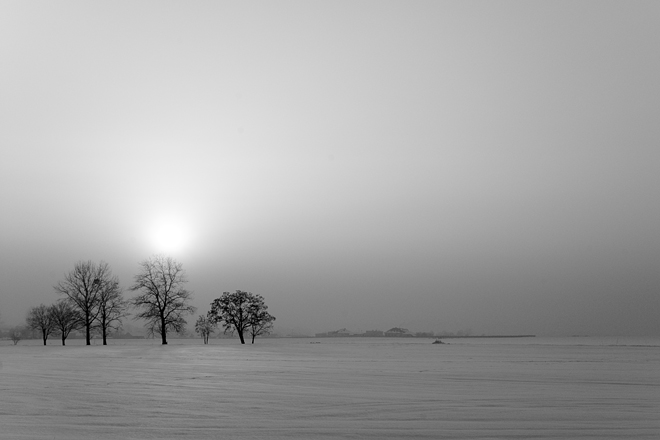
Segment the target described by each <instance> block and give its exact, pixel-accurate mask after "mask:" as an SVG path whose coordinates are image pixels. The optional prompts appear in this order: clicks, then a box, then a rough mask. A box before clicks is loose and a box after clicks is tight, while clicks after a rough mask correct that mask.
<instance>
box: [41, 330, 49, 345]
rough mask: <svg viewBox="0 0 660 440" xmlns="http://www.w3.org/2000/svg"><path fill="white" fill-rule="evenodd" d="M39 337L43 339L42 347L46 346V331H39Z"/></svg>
mask: <svg viewBox="0 0 660 440" xmlns="http://www.w3.org/2000/svg"><path fill="white" fill-rule="evenodd" d="M41 336H42V338H43V340H44V345H46V339H48V335H47V334H46V331H45V330H42V331H41Z"/></svg>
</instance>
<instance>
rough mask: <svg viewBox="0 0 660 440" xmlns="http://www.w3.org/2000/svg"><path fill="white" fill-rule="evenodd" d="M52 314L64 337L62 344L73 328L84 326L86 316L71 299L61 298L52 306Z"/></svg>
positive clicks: (58, 330) (55, 326)
mask: <svg viewBox="0 0 660 440" xmlns="http://www.w3.org/2000/svg"><path fill="white" fill-rule="evenodd" d="M50 316H51V318H52V320H53V326H54V328H55V330H56V331H57V332H58V333H59V334H60V336H61V337H62V345H66V343H65V341H66V338H68V337H69V334H70V333H71V332H72V331H73V330H78V329H81V328H83V327H84V323H85V318H84V316H83V315H82V314H81V313H80V311H79V310H78V309H76V308H75V307H74V306H73V305H72V304H71V303H70V302H69V301H66V300H60V301H58V302H56V303H55V304H53V305H52V306H50Z"/></svg>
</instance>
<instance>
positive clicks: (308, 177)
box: [0, 0, 660, 335]
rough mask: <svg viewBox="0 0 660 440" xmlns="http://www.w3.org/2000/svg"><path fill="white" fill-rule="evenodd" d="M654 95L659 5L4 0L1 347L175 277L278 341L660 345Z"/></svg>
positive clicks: (202, 302)
mask: <svg viewBox="0 0 660 440" xmlns="http://www.w3.org/2000/svg"><path fill="white" fill-rule="evenodd" d="M659 78H660V2H657V1H648V2H641V1H640V2H637V1H619V2H607V1H601V0H598V1H590V2H580V1H546V2H528V1H519V2H510V1H452V2H449V1H446V2H443V1H382V0H378V1H326V2H319V1H317V2H310V1H262V2H259V1H257V2H254V1H235V2H221V1H195V2H192V1H190V2H188V1H187V2H182V1H180V2H169V1H132V0H131V1H112V2H88V1H67V2H39V1H30V2H25V1H3V2H1V3H0V202H1V208H0V225H1V229H0V246H1V248H0V315H1V319H2V322H3V323H4V324H6V325H7V324H9V325H13V324H19V323H22V322H24V318H25V313H26V312H27V309H28V308H29V307H30V306H34V305H38V304H39V303H41V302H44V303H47V304H50V303H52V302H54V301H55V300H57V298H58V296H57V294H56V293H55V292H54V290H53V288H52V286H53V285H54V284H56V283H57V281H59V280H61V279H62V278H63V275H64V273H65V272H68V271H69V270H71V269H72V268H73V266H74V264H75V263H76V262H77V261H78V260H88V259H91V260H93V261H97V262H98V261H101V260H103V261H106V262H107V263H109V264H110V266H111V267H112V269H113V272H114V274H115V275H118V276H119V278H120V281H121V282H122V284H123V285H124V287H128V286H129V285H130V283H131V281H132V277H133V276H134V275H135V273H136V271H137V270H138V262H139V261H140V260H142V259H145V258H147V257H148V256H150V255H151V254H154V253H156V252H164V253H167V254H169V255H172V256H173V257H175V258H176V259H178V260H179V261H181V262H182V263H183V265H184V267H185V268H186V270H187V273H188V277H189V279H190V282H189V288H190V289H191V290H193V291H194V292H195V305H196V306H197V307H199V313H202V314H205V313H206V311H207V310H208V309H209V303H210V302H211V301H212V300H213V299H214V298H216V297H218V296H220V294H221V293H222V292H223V291H229V290H231V291H233V290H236V289H241V290H248V291H251V292H254V293H259V294H261V295H263V296H264V297H265V298H266V302H267V304H269V305H270V311H271V313H272V314H273V315H274V316H276V317H277V322H276V323H277V327H279V328H281V329H285V330H287V329H297V330H300V331H306V332H312V333H313V332H320V331H328V330H334V329H338V328H341V327H347V328H349V330H355V331H358V330H369V329H380V330H386V329H388V328H390V327H393V326H404V327H408V328H410V329H411V330H415V331H422V330H432V331H441V330H446V331H456V330H462V329H471V330H472V332H473V333H476V334H480V333H534V334H539V335H555V334H556V335H565V334H567V335H570V334H590V335H597V334H603V335H660V172H659V170H660V81H659V80H658V79H659ZM132 295H133V293H132V292H127V296H129V297H130V296H132ZM191 320H192V321H193V322H194V317H191ZM189 321H190V320H189Z"/></svg>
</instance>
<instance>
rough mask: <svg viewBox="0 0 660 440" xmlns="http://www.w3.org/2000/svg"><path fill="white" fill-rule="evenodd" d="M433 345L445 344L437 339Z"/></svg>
mask: <svg viewBox="0 0 660 440" xmlns="http://www.w3.org/2000/svg"><path fill="white" fill-rule="evenodd" d="M432 343H433V344H444V342H442V341H441V340H440V339H436V340H435V341H433V342H432Z"/></svg>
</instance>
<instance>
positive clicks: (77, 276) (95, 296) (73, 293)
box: [54, 261, 116, 345]
mask: <svg viewBox="0 0 660 440" xmlns="http://www.w3.org/2000/svg"><path fill="white" fill-rule="evenodd" d="M115 280H116V278H115V277H113V276H112V272H111V270H110V266H108V264H107V263H105V262H103V261H102V262H101V263H99V264H98V265H97V264H95V263H93V262H91V261H79V262H78V263H76V265H75V267H74V268H73V270H72V271H71V272H69V273H67V274H66V275H65V276H64V281H60V282H59V283H58V284H57V285H56V286H54V288H55V291H57V292H58V293H60V294H62V295H64V296H65V298H66V299H68V300H69V301H70V302H71V304H73V305H74V306H75V307H77V308H78V310H80V313H81V314H82V315H83V318H84V322H83V323H84V328H85V341H86V344H87V345H90V344H91V340H92V329H93V327H94V323H95V321H96V319H97V318H98V316H99V313H100V307H99V303H100V296H101V292H102V291H103V288H104V287H106V286H108V284H109V283H111V282H113V281H115Z"/></svg>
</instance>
